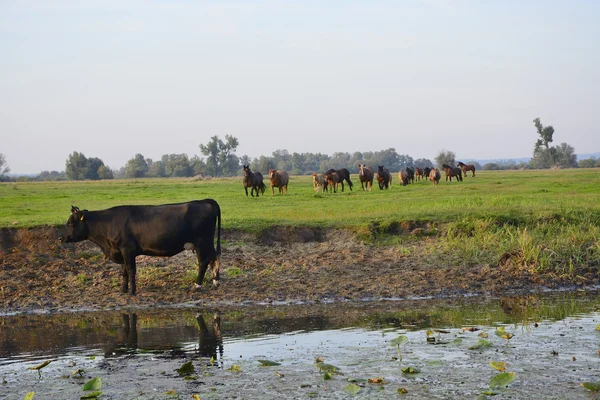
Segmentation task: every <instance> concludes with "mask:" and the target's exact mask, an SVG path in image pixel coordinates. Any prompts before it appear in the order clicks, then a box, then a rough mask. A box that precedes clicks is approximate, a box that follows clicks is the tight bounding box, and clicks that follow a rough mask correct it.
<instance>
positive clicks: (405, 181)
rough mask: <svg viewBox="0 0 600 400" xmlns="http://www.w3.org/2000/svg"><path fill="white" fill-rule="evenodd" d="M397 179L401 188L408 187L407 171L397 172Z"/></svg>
mask: <svg viewBox="0 0 600 400" xmlns="http://www.w3.org/2000/svg"><path fill="white" fill-rule="evenodd" d="M398 179H399V180H400V183H401V184H402V186H406V185H408V184H409V183H410V178H409V174H408V171H407V170H405V169H403V170H402V171H400V172H398Z"/></svg>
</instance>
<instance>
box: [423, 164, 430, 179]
mask: <svg viewBox="0 0 600 400" xmlns="http://www.w3.org/2000/svg"><path fill="white" fill-rule="evenodd" d="M430 172H431V168H429V167H425V168H423V176H424V177H425V179H428V178H429V173H430Z"/></svg>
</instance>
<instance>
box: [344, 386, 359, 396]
mask: <svg viewBox="0 0 600 400" xmlns="http://www.w3.org/2000/svg"><path fill="white" fill-rule="evenodd" d="M344 392H346V393H348V394H351V395H355V394H357V393H358V392H360V386H358V385H355V384H354V383H350V384H348V386H346V387H345V388H344Z"/></svg>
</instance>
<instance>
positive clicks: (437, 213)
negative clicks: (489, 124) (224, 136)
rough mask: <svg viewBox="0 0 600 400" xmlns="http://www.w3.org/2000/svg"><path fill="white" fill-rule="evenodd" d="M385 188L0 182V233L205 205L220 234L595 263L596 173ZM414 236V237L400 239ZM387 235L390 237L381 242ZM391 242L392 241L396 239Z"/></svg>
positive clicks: (470, 257) (556, 265)
mask: <svg viewBox="0 0 600 400" xmlns="http://www.w3.org/2000/svg"><path fill="white" fill-rule="evenodd" d="M393 177H394V180H393V185H392V187H391V189H390V190H379V188H378V187H377V185H376V184H375V185H374V189H373V191H372V192H363V191H362V190H361V188H360V182H359V180H358V176H357V175H353V176H352V181H353V183H354V190H353V191H350V190H348V187H347V186H346V190H345V192H344V193H341V192H339V191H338V193H318V194H317V193H315V192H314V190H313V188H312V180H311V177H310V176H293V177H291V179H290V184H289V193H288V194H284V195H280V194H279V193H278V192H277V190H276V191H275V195H274V196H272V195H271V193H270V189H269V188H268V189H267V192H265V195H264V196H261V197H260V198H252V197H246V195H245V193H244V189H243V187H242V183H241V182H242V178H241V177H239V178H223V179H213V180H207V181H194V180H192V179H185V178H182V179H175V178H168V179H134V180H108V181H85V182H72V181H69V182H31V183H3V184H0V227H35V226H42V225H62V224H64V223H65V222H66V220H67V218H68V216H69V213H70V207H71V205H76V206H78V207H80V208H81V209H89V210H98V209H104V208H108V207H112V206H116V205H123V204H163V203H175V202H182V201H188V200H193V199H203V198H207V197H210V198H213V199H215V200H217V202H218V203H219V204H220V205H221V209H222V215H223V227H224V228H225V229H239V230H244V231H251V232H258V231H260V230H263V229H267V228H269V227H271V226H308V227H314V228H347V229H352V230H354V231H356V232H357V233H358V234H361V235H364V236H365V238H367V237H370V238H377V237H381V238H384V240H387V241H388V242H389V240H392V241H396V242H397V243H398V245H402V246H407V252H410V251H412V250H411V247H408V243H410V242H411V241H412V243H413V247H412V248H414V242H415V240H420V238H421V237H425V238H427V237H430V238H431V237H432V238H437V240H431V243H430V246H429V247H430V251H438V252H447V253H448V252H449V254H452V255H453V257H455V258H456V260H457V262H468V263H482V262H483V263H493V262H498V260H499V259H500V258H501V257H503V255H506V254H508V255H509V256H510V257H511V258H512V259H513V260H514V261H515V262H516V263H518V264H519V265H523V266H526V267H531V268H534V269H547V268H553V269H555V270H557V272H560V273H567V274H571V275H572V274H574V273H576V272H577V271H576V269H577V268H579V267H582V266H584V267H589V266H592V267H594V268H597V267H598V266H599V265H600V245H599V243H598V240H599V239H600V170H598V169H573V170H534V171H478V172H477V176H476V177H474V178H472V177H471V176H470V174H469V176H468V177H467V178H465V179H464V181H463V182H460V183H459V182H454V181H453V182H445V181H444V177H443V174H442V181H441V182H440V184H439V185H438V186H433V185H432V184H431V183H430V182H429V181H426V182H423V181H421V182H418V181H416V182H415V183H414V184H411V185H408V186H406V187H403V186H401V185H400V184H399V183H398V182H399V180H398V177H397V174H396V173H394V174H393ZM417 227H418V228H422V229H421V230H419V234H418V235H414V234H413V235H402V233H407V232H406V229H408V230H414V228H417ZM389 233H392V234H394V235H388V234H389ZM397 234H400V235H397Z"/></svg>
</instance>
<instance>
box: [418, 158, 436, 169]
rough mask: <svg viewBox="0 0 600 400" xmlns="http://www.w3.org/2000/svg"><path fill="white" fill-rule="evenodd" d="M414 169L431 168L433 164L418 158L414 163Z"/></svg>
mask: <svg viewBox="0 0 600 400" xmlns="http://www.w3.org/2000/svg"><path fill="white" fill-rule="evenodd" d="M414 165H415V167H417V168H421V169H423V168H428V167H429V168H433V163H432V162H431V160H430V159H428V158H418V159H416V160H415V162H414Z"/></svg>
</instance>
